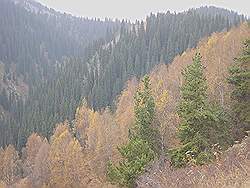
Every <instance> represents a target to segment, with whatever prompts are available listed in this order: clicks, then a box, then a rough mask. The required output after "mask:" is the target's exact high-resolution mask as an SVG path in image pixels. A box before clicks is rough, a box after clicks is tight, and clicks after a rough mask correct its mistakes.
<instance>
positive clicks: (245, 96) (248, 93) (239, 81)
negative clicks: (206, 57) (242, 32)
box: [228, 39, 250, 138]
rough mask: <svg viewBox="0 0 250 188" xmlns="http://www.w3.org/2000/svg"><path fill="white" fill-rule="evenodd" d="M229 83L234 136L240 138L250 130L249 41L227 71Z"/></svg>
mask: <svg viewBox="0 0 250 188" xmlns="http://www.w3.org/2000/svg"><path fill="white" fill-rule="evenodd" d="M229 73H230V76H229V79H228V80H229V83H230V84H231V85H232V86H233V91H232V93H231V98H232V99H233V104H232V111H233V117H234V121H235V124H236V126H237V127H235V130H237V134H236V135H235V136H237V138H238V137H242V134H244V132H245V131H249V130H250V39H248V40H246V41H245V43H244V48H243V53H242V54H241V55H240V56H239V57H238V58H236V59H235V63H234V64H233V65H232V67H230V69H229Z"/></svg>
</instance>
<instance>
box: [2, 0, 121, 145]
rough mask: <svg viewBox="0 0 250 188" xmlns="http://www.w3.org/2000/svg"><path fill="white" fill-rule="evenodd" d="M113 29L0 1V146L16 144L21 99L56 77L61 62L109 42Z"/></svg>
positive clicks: (27, 0)
mask: <svg viewBox="0 0 250 188" xmlns="http://www.w3.org/2000/svg"><path fill="white" fill-rule="evenodd" d="M119 25H120V23H119V21H116V22H113V21H111V20H108V19H106V20H105V21H101V20H98V19H88V18H77V17H74V16H71V15H68V14H62V13H59V12H56V11H55V10H53V9H48V8H46V7H44V6H43V5H41V4H39V3H37V2H35V1H33V0H19V1H14V0H13V1H12V0H1V2H0V66H1V68H0V75H1V77H0V113H1V115H0V129H1V133H2V134H4V135H6V136H7V135H8V136H7V137H5V136H2V135H1V141H0V143H1V144H0V145H1V146H2V145H6V144H8V143H13V144H14V143H16V144H17V136H18V134H19V126H20V125H21V124H22V121H23V119H24V117H23V116H24V113H25V112H24V109H25V108H26V105H25V103H26V101H27V99H29V98H30V96H32V95H33V93H34V92H38V91H37V90H38V88H39V87H40V86H41V84H43V83H46V82H47V81H48V80H51V79H54V78H55V77H56V75H55V74H56V72H57V69H59V68H60V67H61V66H62V64H63V61H64V59H65V58H78V59H83V60H82V61H83V62H84V61H86V59H88V57H91V56H92V54H93V51H95V49H96V48H97V46H101V45H103V44H104V43H106V42H108V41H110V40H112V37H113V36H114V33H115V32H116V31H118V29H119ZM84 59H85V60H84ZM29 101H30V100H29ZM31 101H32V103H33V104H35V100H32V99H31ZM27 103H29V102H27ZM11 132H12V133H11ZM10 135H11V136H10ZM16 144H15V145H16Z"/></svg>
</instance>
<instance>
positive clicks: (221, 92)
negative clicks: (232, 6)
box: [0, 24, 250, 188]
mask: <svg viewBox="0 0 250 188" xmlns="http://www.w3.org/2000/svg"><path fill="white" fill-rule="evenodd" d="M249 37H250V29H249V27H248V26H247V25H246V24H243V25H241V26H240V27H237V28H233V29H232V30H230V31H229V32H223V33H214V34H213V35H212V36H211V37H209V38H206V39H203V40H202V41H201V42H200V43H199V45H198V47H197V49H188V50H187V51H186V52H184V53H183V54H181V55H179V56H177V57H176V58H175V59H174V60H173V62H172V63H171V64H168V65H165V64H162V65H159V66H157V67H155V69H154V70H153V71H152V72H151V74H150V80H151V86H152V88H151V89H152V96H153V97H154V101H155V117H156V120H155V121H157V124H158V125H159V126H158V127H159V130H160V131H159V132H160V136H159V138H160V142H161V149H162V152H163V150H164V151H165V149H168V148H174V147H176V146H179V145H180V140H179V139H178V138H177V136H176V132H177V129H178V125H179V123H180V120H179V116H178V114H177V113H176V107H177V104H178V103H179V101H180V87H181V85H182V84H183V76H182V74H181V72H182V70H183V69H184V68H185V67H186V66H187V65H189V64H191V63H192V58H193V57H194V55H195V53H196V51H199V52H200V53H201V55H202V57H203V58H202V64H203V66H204V67H205V70H204V74H205V77H206V79H207V86H208V98H209V100H211V101H215V102H216V103H218V104H220V105H221V106H222V107H224V108H225V109H228V108H229V106H230V103H231V99H230V91H231V87H230V86H229V84H228V82H227V80H226V78H227V77H228V67H229V66H230V65H231V64H232V63H233V59H234V58H235V57H237V56H238V55H239V54H240V51H241V44H242V41H244V40H245V39H247V38H249ZM139 85H140V82H139V81H137V80H136V79H132V80H130V81H128V82H127V87H126V88H125V89H124V90H123V92H122V93H121V95H120V96H119V97H118V98H117V105H116V108H115V110H114V111H113V112H112V111H111V110H110V109H103V110H102V111H94V110H92V109H90V108H89V107H88V105H87V104H86V102H84V101H83V102H82V105H81V106H79V107H78V108H77V110H76V115H75V120H74V121H73V122H67V121H65V122H63V123H60V124H58V125H57V127H56V129H55V130H54V133H53V136H52V137H51V138H48V139H46V138H44V137H42V136H39V135H38V134H35V133H34V134H32V135H31V136H30V137H29V139H28V141H27V143H26V146H25V148H23V150H22V151H21V152H17V151H16V150H15V148H14V147H13V146H8V147H6V148H4V149H0V172H1V173H0V187H1V188H2V187H6V186H10V185H12V186H14V187H22V188H23V187H24V188H25V187H35V188H36V187H39V188H40V187H43V188H45V187H51V188H52V187H53V188H54V187H60V188H64V187H65V188H66V187H73V188H74V187H77V188H78V187H80V188H81V187H83V188H85V187H97V188H100V187H107V188H108V187H115V186H113V185H111V184H109V183H108V182H107V179H106V172H107V164H108V161H110V160H112V161H113V162H114V163H117V162H118V161H120V159H121V158H122V156H121V155H120V153H119V151H118V150H117V147H119V146H121V145H123V144H125V143H127V142H128V132H129V129H130V128H131V127H132V126H133V125H134V123H135V112H134V102H133V101H134V100H133V98H134V95H135V92H136V89H137V88H138V86H139ZM248 148H250V146H249V139H248V138H247V139H246V140H245V141H244V142H243V143H241V144H238V145H236V146H234V147H232V148H230V149H229V150H228V152H226V153H225V154H224V155H223V156H221V157H219V158H218V160H217V162H216V163H215V164H211V165H208V166H204V167H187V168H184V169H180V170H177V171H173V170H172V169H170V168H169V166H168V162H165V165H164V168H163V169H161V168H158V167H155V171H154V170H151V171H150V173H148V174H146V175H145V176H142V177H141V178H140V179H139V181H138V186H139V187H147V186H148V187H152V186H153V187H154V186H156V185H159V187H185V186H191V187H192V186H193V187H195V186H203V185H204V187H206V186H207V187H209V186H210V187H211V186H212V185H214V187H222V186H227V184H226V181H228V182H229V185H240V184H242V182H244V181H246V178H247V177H248V176H249V169H250V167H249V159H248V158H249V156H248V155H247V154H246V153H247V152H249V151H248ZM212 172H216V174H214V173H212ZM154 173H155V174H154ZM246 174H248V175H246ZM227 175H228V176H227ZM177 178H179V179H177ZM202 178H203V180H204V181H202V182H201V180H202ZM248 178H249V177H248ZM149 179H150V181H149ZM146 182H148V183H149V184H148V185H146Z"/></svg>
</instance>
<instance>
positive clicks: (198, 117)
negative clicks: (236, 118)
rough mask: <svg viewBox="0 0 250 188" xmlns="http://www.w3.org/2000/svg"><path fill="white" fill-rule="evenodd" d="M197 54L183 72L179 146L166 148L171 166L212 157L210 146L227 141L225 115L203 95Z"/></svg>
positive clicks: (223, 145) (202, 162) (201, 74)
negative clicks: (180, 144) (168, 150)
mask: <svg viewBox="0 0 250 188" xmlns="http://www.w3.org/2000/svg"><path fill="white" fill-rule="evenodd" d="M203 69H204V67H203V65H202V64H201V55H200V54H199V53H197V54H196V55H195V57H194V59H193V63H192V64H191V65H190V66H188V67H187V68H186V69H185V70H184V72H183V77H184V84H183V86H182V88H181V101H180V103H179V106H178V115H179V117H180V120H181V122H180V125H179V130H178V135H179V138H180V141H181V143H182V146H181V147H180V148H177V149H173V150H171V151H170V156H171V159H172V164H173V166H176V167H182V166H185V165H187V164H189V163H192V164H204V163H207V162H209V161H211V160H212V159H213V157H214V156H213V154H212V148H213V145H214V144H217V143H218V144H219V145H220V147H223V148H225V147H226V146H227V145H228V144H229V143H230V139H229V138H230V136H229V134H228V130H229V129H228V126H227V123H228V122H227V118H226V115H225V113H224V112H223V110H222V109H221V108H220V107H218V106H211V105H210V104H209V101H208V97H207V83H206V78H205V76H204V74H203Z"/></svg>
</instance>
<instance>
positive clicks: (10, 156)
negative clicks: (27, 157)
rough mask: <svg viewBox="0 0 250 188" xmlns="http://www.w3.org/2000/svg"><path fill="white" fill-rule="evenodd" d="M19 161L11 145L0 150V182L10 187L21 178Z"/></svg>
mask: <svg viewBox="0 0 250 188" xmlns="http://www.w3.org/2000/svg"><path fill="white" fill-rule="evenodd" d="M20 165H21V161H20V159H19V156H18V152H17V151H16V150H15V148H14V147H13V146H12V145H9V146H8V147H7V148H5V150H3V149H1V150H0V172H1V173H0V182H1V181H2V182H3V183H4V184H7V185H11V184H13V183H15V182H16V181H17V180H18V179H19V178H20V176H21V166H20Z"/></svg>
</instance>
